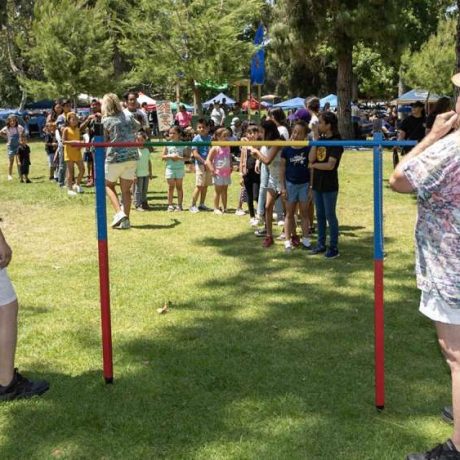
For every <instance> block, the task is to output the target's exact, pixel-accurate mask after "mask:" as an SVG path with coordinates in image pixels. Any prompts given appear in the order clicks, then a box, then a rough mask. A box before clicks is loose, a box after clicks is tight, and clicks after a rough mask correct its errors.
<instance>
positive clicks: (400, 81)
mask: <svg viewBox="0 0 460 460" xmlns="http://www.w3.org/2000/svg"><path fill="white" fill-rule="evenodd" d="M405 92H406V85H405V84H404V80H403V69H402V66H399V71H398V96H402V95H403V94H404V93H405Z"/></svg>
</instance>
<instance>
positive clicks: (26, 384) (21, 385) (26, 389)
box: [0, 369, 50, 401]
mask: <svg viewBox="0 0 460 460" xmlns="http://www.w3.org/2000/svg"><path fill="white" fill-rule="evenodd" d="M49 387H50V386H49V383H48V382H45V381H44V380H38V381H36V382H31V381H30V380H28V379H26V378H25V377H23V376H22V375H21V374H20V373H19V372H18V370H17V369H15V370H14V377H13V380H12V381H11V383H10V384H9V385H7V386H2V385H0V401H11V400H12V399H22V398H31V397H32V396H39V395H42V394H43V393H45V391H48V390H49Z"/></svg>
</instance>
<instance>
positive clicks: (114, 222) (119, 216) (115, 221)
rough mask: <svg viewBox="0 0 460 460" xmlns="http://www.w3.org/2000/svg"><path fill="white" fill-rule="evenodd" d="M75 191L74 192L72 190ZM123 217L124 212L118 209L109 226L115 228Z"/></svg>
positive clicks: (124, 215)
mask: <svg viewBox="0 0 460 460" xmlns="http://www.w3.org/2000/svg"><path fill="white" fill-rule="evenodd" d="M74 193H75V192H74ZM123 219H126V214H125V213H124V212H123V211H118V212H117V213H116V214H115V215H114V216H113V220H112V223H111V227H112V228H115V227H116V226H117V225H118V224H120V223H121V221H122V220H123Z"/></svg>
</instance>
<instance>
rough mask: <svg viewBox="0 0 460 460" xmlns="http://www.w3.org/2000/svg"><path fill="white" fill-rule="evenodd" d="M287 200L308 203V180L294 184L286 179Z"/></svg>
mask: <svg viewBox="0 0 460 460" xmlns="http://www.w3.org/2000/svg"><path fill="white" fill-rule="evenodd" d="M286 195H287V196H286V201H287V202H288V203H298V202H299V203H306V201H307V196H308V182H305V183H303V184H293V183H292V182H289V181H286Z"/></svg>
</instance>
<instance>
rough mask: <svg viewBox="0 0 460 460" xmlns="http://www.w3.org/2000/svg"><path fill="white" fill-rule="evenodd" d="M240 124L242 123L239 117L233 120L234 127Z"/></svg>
mask: <svg viewBox="0 0 460 460" xmlns="http://www.w3.org/2000/svg"><path fill="white" fill-rule="evenodd" d="M239 122H240V119H239V118H238V117H235V118H232V125H236V124H237V123H239Z"/></svg>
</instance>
